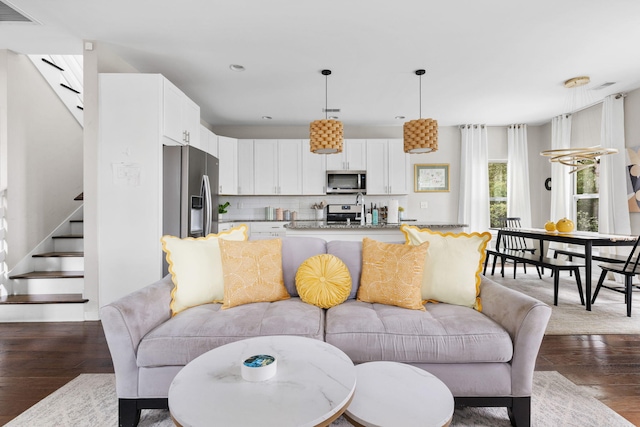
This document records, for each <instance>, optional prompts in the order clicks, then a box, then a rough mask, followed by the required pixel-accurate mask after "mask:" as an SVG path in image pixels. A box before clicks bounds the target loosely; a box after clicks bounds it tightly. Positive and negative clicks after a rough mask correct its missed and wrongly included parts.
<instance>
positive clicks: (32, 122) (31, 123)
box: [0, 51, 83, 270]
mask: <svg viewBox="0 0 640 427" xmlns="http://www.w3.org/2000/svg"><path fill="white" fill-rule="evenodd" d="M2 57H3V58H4V59H5V61H3V64H2V66H0V67H1V68H3V69H4V73H6V74H5V78H6V89H3V90H6V97H3V103H2V107H0V108H2V114H0V121H2V122H4V123H6V150H7V151H6V158H7V159H10V161H8V164H7V166H6V185H7V188H8V191H7V210H6V220H7V224H8V226H7V265H8V268H9V270H10V269H11V268H13V266H15V265H16V264H17V263H18V262H19V261H20V260H21V259H22V258H23V257H24V256H26V255H27V254H28V253H29V252H30V251H31V250H32V249H33V248H34V247H35V246H36V245H38V244H39V243H40V242H41V241H42V240H43V239H45V238H46V237H47V236H48V235H49V234H50V233H51V232H53V230H54V229H55V228H56V227H57V226H58V225H59V224H60V223H61V222H62V221H64V220H65V219H66V218H67V217H68V216H69V215H70V214H71V213H72V212H73V211H74V210H75V209H76V208H78V206H79V205H80V202H77V201H74V200H73V199H74V197H76V196H77V195H78V194H80V193H81V192H82V191H83V187H82V127H81V126H80V125H79V124H78V122H77V121H76V120H75V119H74V118H73V116H72V115H71V113H69V111H68V110H67V109H66V107H65V106H64V105H63V103H62V102H61V101H60V99H59V98H58V97H57V95H56V94H55V93H54V92H53V90H52V89H51V87H50V86H49V85H48V83H47V82H46V81H45V80H44V78H43V77H42V76H41V75H40V73H39V72H38V71H37V70H36V68H35V67H34V65H33V64H32V63H31V61H30V60H29V58H27V57H26V56H24V55H19V54H16V53H14V52H10V51H4V52H3V55H2Z"/></svg>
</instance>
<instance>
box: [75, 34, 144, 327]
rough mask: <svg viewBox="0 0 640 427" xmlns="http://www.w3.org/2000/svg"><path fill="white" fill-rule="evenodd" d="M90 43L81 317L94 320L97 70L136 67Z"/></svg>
mask: <svg viewBox="0 0 640 427" xmlns="http://www.w3.org/2000/svg"><path fill="white" fill-rule="evenodd" d="M90 43H92V50H86V49H85V51H84V94H83V95H84V270H85V273H84V281H85V285H84V286H85V292H84V295H85V298H88V299H89V302H88V303H87V304H85V317H86V318H87V319H88V320H92V319H98V318H99V315H98V309H99V307H100V306H101V305H103V304H100V299H99V295H100V292H99V287H100V283H99V262H98V198H97V196H98V174H97V172H96V171H97V170H98V131H99V128H98V113H99V112H98V73H100V72H109V73H115V72H121V73H129V72H136V70H135V69H134V68H133V67H131V66H130V65H128V64H127V63H125V62H123V61H122V59H120V58H119V57H118V56H116V55H114V54H113V52H112V51H111V50H110V49H108V48H107V47H105V46H104V45H102V44H101V43H96V42H90Z"/></svg>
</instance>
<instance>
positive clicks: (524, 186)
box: [507, 125, 531, 228]
mask: <svg viewBox="0 0 640 427" xmlns="http://www.w3.org/2000/svg"><path fill="white" fill-rule="evenodd" d="M507 216H509V217H519V218H520V223H521V224H522V226H523V227H525V228H528V227H531V197H530V194H529V156H528V149H527V125H511V126H509V128H508V129H507Z"/></svg>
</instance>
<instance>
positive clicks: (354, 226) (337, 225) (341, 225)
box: [285, 221, 468, 230]
mask: <svg viewBox="0 0 640 427" xmlns="http://www.w3.org/2000/svg"><path fill="white" fill-rule="evenodd" d="M403 223H404V222H403ZM401 225H402V223H401V224H378V225H372V224H366V225H360V223H359V222H356V223H354V222H351V224H348V225H347V223H346V222H327V221H292V222H291V223H289V224H286V225H285V228H289V229H292V230H313V229H336V230H337V229H348V230H360V229H363V230H371V229H374V230H379V229H382V230H385V229H386V230H393V229H399V228H400V226H401ZM409 225H413V226H416V227H419V228H464V227H468V225H466V224H448V223H439V222H437V223H422V222H415V223H414V222H411V223H410V224H409Z"/></svg>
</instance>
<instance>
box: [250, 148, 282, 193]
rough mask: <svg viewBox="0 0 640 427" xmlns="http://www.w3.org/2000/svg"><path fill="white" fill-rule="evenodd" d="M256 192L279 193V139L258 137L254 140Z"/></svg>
mask: <svg viewBox="0 0 640 427" xmlns="http://www.w3.org/2000/svg"><path fill="white" fill-rule="evenodd" d="M253 153H254V156H255V157H254V162H253V164H254V167H253V168H254V171H255V186H254V189H255V194H259V195H272V194H278V140H276V139H257V140H255V141H254V142H253Z"/></svg>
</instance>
